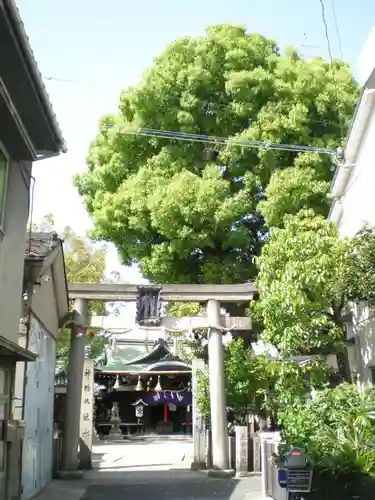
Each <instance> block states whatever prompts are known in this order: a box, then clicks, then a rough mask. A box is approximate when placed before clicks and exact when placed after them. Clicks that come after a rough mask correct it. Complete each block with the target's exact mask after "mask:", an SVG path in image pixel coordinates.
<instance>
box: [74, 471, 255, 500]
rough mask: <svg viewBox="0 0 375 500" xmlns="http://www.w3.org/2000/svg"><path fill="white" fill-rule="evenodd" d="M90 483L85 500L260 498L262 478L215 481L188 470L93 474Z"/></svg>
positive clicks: (89, 476)
mask: <svg viewBox="0 0 375 500" xmlns="http://www.w3.org/2000/svg"><path fill="white" fill-rule="evenodd" d="M93 474H95V476H94V477H93ZM87 480H88V485H87V486H88V487H87V490H86V493H85V494H84V495H83V497H82V500H118V499H121V500H122V499H123V500H127V499H129V500H214V499H215V500H245V499H246V500H260V499H261V489H260V481H259V478H246V479H241V480H236V479H216V478H210V477H208V476H207V474H205V473H204V472H196V471H191V470H188V469H173V468H170V469H169V470H150V469H149V470H147V471H138V470H132V471H120V470H118V471H107V470H102V471H92V473H90V474H87Z"/></svg>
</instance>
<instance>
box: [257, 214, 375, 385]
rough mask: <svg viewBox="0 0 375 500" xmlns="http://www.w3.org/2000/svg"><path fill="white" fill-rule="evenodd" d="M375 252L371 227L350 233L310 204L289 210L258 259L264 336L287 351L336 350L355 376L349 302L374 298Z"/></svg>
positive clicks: (344, 370) (342, 365) (341, 365)
mask: <svg viewBox="0 0 375 500" xmlns="http://www.w3.org/2000/svg"><path fill="white" fill-rule="evenodd" d="M374 257H375V234H374V232H373V231H372V230H371V229H370V228H364V229H363V230H362V231H360V232H359V233H358V234H357V235H356V236H355V237H354V238H351V239H345V238H339V233H338V229H337V227H336V226H335V225H334V224H333V223H331V222H330V221H327V220H326V219H324V218H323V217H322V216H317V215H315V214H314V212H313V211H311V210H310V211H304V210H301V211H300V212H298V214H296V215H287V216H285V217H284V221H283V227H282V228H272V229H271V231H270V235H269V241H268V243H267V244H266V245H265V246H264V247H263V251H262V254H261V256H260V257H259V258H258V259H257V265H258V268H259V275H258V279H257V286H258V290H259V301H258V303H257V304H256V306H255V307H256V308H257V309H258V311H260V312H261V315H262V318H263V323H264V324H263V326H264V330H263V332H262V334H261V338H262V340H264V342H266V343H268V344H271V345H273V346H275V347H276V348H277V349H278V351H279V352H280V353H281V354H282V355H285V356H288V355H291V354H309V353H311V352H322V350H323V351H324V350H325V351H326V352H327V350H328V351H329V352H337V353H338V362H339V371H340V374H341V375H342V377H343V378H344V379H345V380H350V378H351V376H350V371H349V361H348V354H347V348H346V340H347V339H346V319H345V307H346V306H347V304H348V302H350V301H358V300H368V301H371V302H373V300H374V296H375V278H374V276H375V274H374V270H375V269H374Z"/></svg>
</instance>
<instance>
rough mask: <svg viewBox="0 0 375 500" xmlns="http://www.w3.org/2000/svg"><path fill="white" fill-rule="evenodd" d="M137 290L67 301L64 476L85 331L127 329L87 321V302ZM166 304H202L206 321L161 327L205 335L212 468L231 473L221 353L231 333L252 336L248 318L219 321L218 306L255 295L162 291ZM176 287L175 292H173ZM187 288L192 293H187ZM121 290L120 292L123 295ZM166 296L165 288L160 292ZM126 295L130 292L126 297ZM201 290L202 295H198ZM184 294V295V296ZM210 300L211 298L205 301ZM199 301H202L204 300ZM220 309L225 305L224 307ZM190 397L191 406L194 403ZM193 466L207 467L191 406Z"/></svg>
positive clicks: (73, 446) (77, 409)
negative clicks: (225, 337) (69, 331)
mask: <svg viewBox="0 0 375 500" xmlns="http://www.w3.org/2000/svg"><path fill="white" fill-rule="evenodd" d="M135 287H136V286H135V285H108V284H100V285H98V284H78V283H75V284H71V285H69V296H70V298H72V299H75V306H74V311H73V313H72V314H71V316H70V317H69V318H66V320H65V322H64V325H63V326H65V327H66V326H67V325H69V326H71V328H72V334H71V344H70V359H69V371H68V381H67V391H66V413H65V422H64V443H63V457H62V468H63V470H64V471H71V472H74V471H77V470H78V459H77V449H78V443H79V439H80V421H81V398H82V387H81V384H79V383H77V381H78V380H83V376H84V345H85V344H84V343H85V335H82V334H83V333H84V332H85V328H88V327H95V328H102V329H105V330H108V331H110V332H111V331H112V332H113V333H115V330H116V329H117V331H118V333H120V328H121V330H122V331H123V330H124V328H126V327H125V326H124V325H123V324H122V327H120V326H119V324H118V323H117V328H116V320H118V318H110V317H95V316H92V317H89V315H88V305H87V303H88V300H95V299H97V300H108V301H110V300H118V301H120V300H123V301H130V300H134V289H135ZM165 287H166V288H167V293H166V296H165V295H164V293H163V292H162V296H163V299H164V300H169V301H171V302H172V301H173V302H177V301H179V302H205V303H206V316H196V317H192V318H172V317H163V318H161V326H162V327H163V326H164V327H165V328H167V329H168V330H174V331H189V330H190V329H194V328H205V329H208V356H209V378H210V407H211V435H212V464H211V467H212V469H214V470H218V471H223V472H224V471H227V470H228V469H229V449H228V425H227V411H226V400H225V390H224V349H223V339H222V335H223V332H227V331H229V330H230V331H234V330H236V329H237V330H242V331H243V330H250V329H251V320H250V318H242V317H240V318H231V317H228V316H222V315H221V312H220V308H221V303H225V302H231V303H234V302H250V300H252V298H253V295H254V292H255V290H254V288H253V286H252V285H251V284H248V285H212V287H210V286H209V285H181V286H180V285H166V286H165ZM173 287H175V291H174V290H173ZM189 287H190V288H189ZM121 288H122V289H123V290H121ZM160 288H161V289H162V291H164V287H163V285H161V286H160ZM210 288H211V290H210ZM129 290H130V291H129ZM199 290H202V292H201V293H200V291H199ZM184 291H185V294H184ZM210 296H211V297H213V298H209V297H210ZM216 297H217V298H216ZM202 299H203V300H202ZM223 305H224V304H223ZM203 368H204V366H201V364H200V362H199V360H195V361H194V363H193V396H194V392H195V390H196V378H197V372H198V371H199V370H202V369H203ZM194 399H195V398H194V397H193V401H194ZM193 442H194V445H193V446H194V449H193V462H192V468H194V469H200V468H205V466H206V456H205V455H206V453H205V448H206V445H205V429H204V427H203V422H202V419H201V418H200V416H199V414H198V412H197V408H196V406H195V404H194V403H193Z"/></svg>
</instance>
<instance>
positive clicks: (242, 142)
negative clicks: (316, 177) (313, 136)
mask: <svg viewBox="0 0 375 500" xmlns="http://www.w3.org/2000/svg"><path fill="white" fill-rule="evenodd" d="M106 128H108V129H110V130H113V129H118V130H121V132H122V133H124V134H127V135H136V136H143V137H151V138H160V139H169V140H179V141H187V142H198V143H203V144H214V145H218V144H222V145H224V146H226V145H234V146H241V147H245V148H255V149H273V150H280V151H289V152H293V153H306V152H313V153H320V154H327V155H335V154H337V150H335V149H331V148H321V147H318V146H304V145H297V144H277V143H273V142H267V141H250V140H247V139H236V138H231V137H219V136H209V135H202V134H190V133H187V132H175V131H171V130H156V129H151V128H139V129H138V130H129V129H126V128H124V127H121V126H111V125H107V126H106Z"/></svg>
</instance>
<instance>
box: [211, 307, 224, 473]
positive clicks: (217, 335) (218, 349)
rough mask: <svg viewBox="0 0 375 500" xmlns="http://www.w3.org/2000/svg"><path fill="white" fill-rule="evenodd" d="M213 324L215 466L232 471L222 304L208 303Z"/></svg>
mask: <svg viewBox="0 0 375 500" xmlns="http://www.w3.org/2000/svg"><path fill="white" fill-rule="evenodd" d="M207 317H208V321H209V325H210V328H209V334H208V335H209V336H208V356H209V361H208V369H209V375H210V406H211V432H212V467H213V469H217V470H227V469H229V448H228V421H227V409H226V399H225V382H224V347H223V338H222V331H221V330H219V329H218V328H217V327H220V302H218V301H217V300H209V301H208V302H207Z"/></svg>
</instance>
